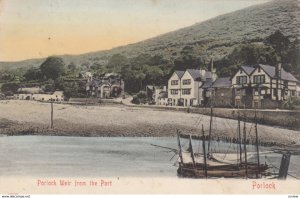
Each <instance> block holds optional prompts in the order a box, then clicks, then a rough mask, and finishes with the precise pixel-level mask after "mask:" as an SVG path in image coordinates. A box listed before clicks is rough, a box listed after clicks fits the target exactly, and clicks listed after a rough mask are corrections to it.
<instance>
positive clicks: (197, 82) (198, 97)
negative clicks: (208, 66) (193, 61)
mask: <svg viewBox="0 0 300 198" xmlns="http://www.w3.org/2000/svg"><path fill="white" fill-rule="evenodd" d="M212 71H214V70H212ZM212 78H215V72H210V71H206V70H204V69H187V70H185V71H175V72H174V73H173V75H172V76H171V78H170V79H169V81H168V104H169V105H172V106H197V105H200V104H202V103H203V99H204V98H203V89H202V85H203V84H204V83H205V81H207V80H209V79H212Z"/></svg>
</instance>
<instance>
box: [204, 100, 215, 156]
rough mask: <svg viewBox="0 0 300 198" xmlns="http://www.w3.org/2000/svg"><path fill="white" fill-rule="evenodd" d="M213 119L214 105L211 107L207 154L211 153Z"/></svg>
mask: <svg viewBox="0 0 300 198" xmlns="http://www.w3.org/2000/svg"><path fill="white" fill-rule="evenodd" d="M212 117H213V108H212V105H211V106H210V121H209V135H208V147H207V153H209V151H210V139H211V130H212ZM203 136H204V135H203Z"/></svg>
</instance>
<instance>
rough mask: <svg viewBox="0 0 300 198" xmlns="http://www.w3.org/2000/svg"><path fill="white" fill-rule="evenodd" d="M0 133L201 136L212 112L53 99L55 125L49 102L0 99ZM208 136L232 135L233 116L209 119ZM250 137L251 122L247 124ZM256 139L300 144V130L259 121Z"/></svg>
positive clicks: (87, 135)
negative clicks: (211, 124) (65, 101)
mask: <svg viewBox="0 0 300 198" xmlns="http://www.w3.org/2000/svg"><path fill="white" fill-rule="evenodd" d="M0 109H1V111H0V134H3V135H51V136H53V135H55V136H78V137H80V136H82V137H175V136H176V131H177V130H179V131H181V132H182V133H183V134H190V135H192V136H200V135H201V133H200V132H201V130H200V128H201V124H203V125H204V129H205V133H206V135H207V134H208V129H209V120H210V117H209V116H207V115H203V114H198V113H192V112H191V113H187V112H185V111H174V110H173V111H171V110H163V109H156V108H141V107H135V106H125V105H103V106H77V105H70V104H54V122H53V123H54V128H53V129H51V128H50V104H49V103H39V102H34V101H0ZM213 123H214V125H213V131H214V133H213V134H212V137H213V138H215V139H217V138H220V139H222V138H230V139H234V138H236V136H237V121H236V120H233V119H226V118H220V117H214V118H213ZM246 128H247V130H248V131H247V133H248V138H249V139H253V135H254V131H253V130H254V124H253V123H251V122H247V123H246ZM258 130H259V139H260V142H262V143H263V142H266V143H270V144H275V145H277V146H280V145H289V146H290V145H293V146H298V145H300V132H299V131H294V130H289V129H284V128H278V127H273V126H267V125H261V124H259V125H258Z"/></svg>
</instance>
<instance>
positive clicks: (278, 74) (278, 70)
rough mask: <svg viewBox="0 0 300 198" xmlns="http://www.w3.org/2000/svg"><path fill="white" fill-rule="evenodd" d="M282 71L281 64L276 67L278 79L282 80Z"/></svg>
mask: <svg viewBox="0 0 300 198" xmlns="http://www.w3.org/2000/svg"><path fill="white" fill-rule="evenodd" d="M281 70H282V66H281V63H278V64H277V66H276V77H277V78H281Z"/></svg>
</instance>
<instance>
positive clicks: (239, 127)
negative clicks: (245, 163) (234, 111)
mask: <svg viewBox="0 0 300 198" xmlns="http://www.w3.org/2000/svg"><path fill="white" fill-rule="evenodd" d="M238 136H239V152H240V163H242V138H241V121H240V106H238Z"/></svg>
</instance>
